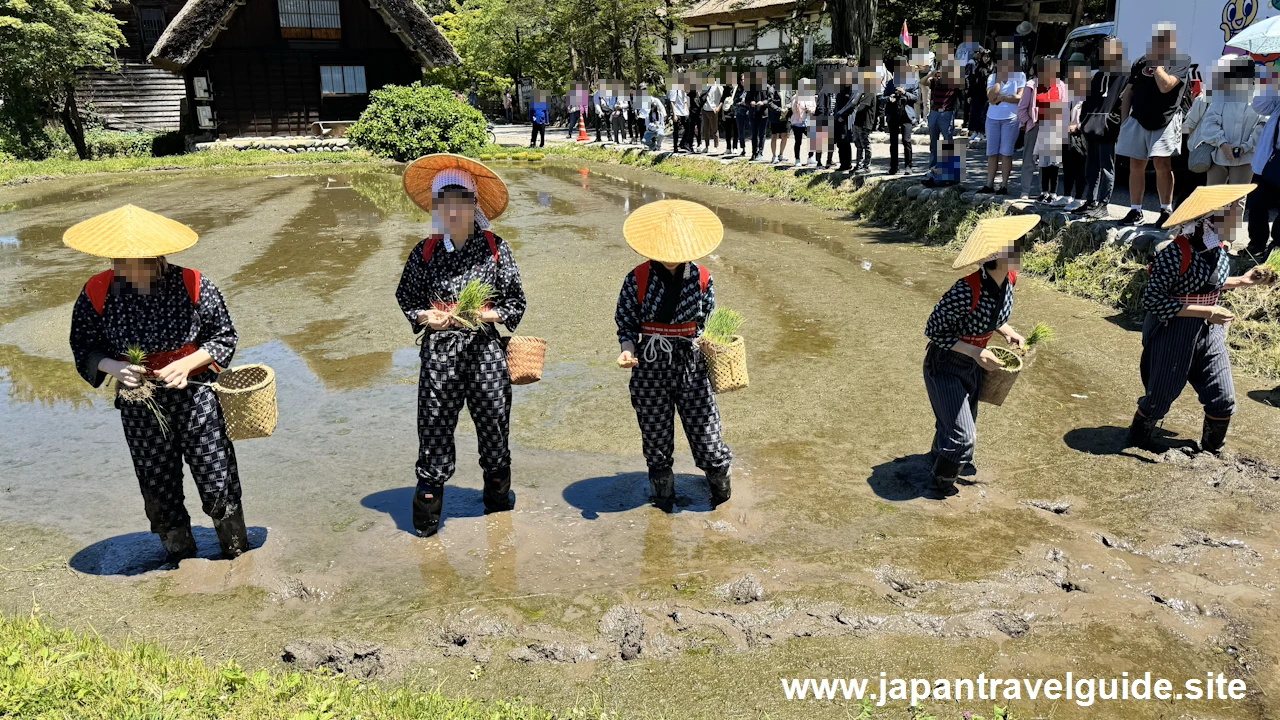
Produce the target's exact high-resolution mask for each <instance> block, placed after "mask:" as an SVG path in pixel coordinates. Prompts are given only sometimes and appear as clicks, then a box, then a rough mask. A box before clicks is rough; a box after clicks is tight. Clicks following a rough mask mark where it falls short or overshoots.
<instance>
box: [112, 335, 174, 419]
mask: <svg viewBox="0 0 1280 720" xmlns="http://www.w3.org/2000/svg"><path fill="white" fill-rule="evenodd" d="M124 356H125V359H126V360H127V361H128V363H129V364H130V365H137V366H138V367H141V368H146V362H147V354H146V353H145V352H144V351H143V350H142V348H141V347H139V346H138V345H130V346H128V347H127V348H125V351H124ZM150 375H151V371H150V370H146V372H145V373H144V374H143V377H142V382H141V383H140V384H139V385H138V387H136V388H130V387H124V386H123V385H121V386H119V387H118V389H117V391H118V393H119V396H120V399H121V400H124V401H125V402H128V403H134V404H141V405H145V406H146V408H147V409H148V410H150V411H151V414H153V415H155V416H156V422H157V423H158V424H159V426H160V434H161V435H163V436H165V437H169V421H168V420H167V419H166V418H165V416H164V410H163V409H161V407H160V404H159V403H157V402H156V399H155V390H154V386H155V384H156V383H155V381H154V380H152V379H151V378H150V377H149V376H150Z"/></svg>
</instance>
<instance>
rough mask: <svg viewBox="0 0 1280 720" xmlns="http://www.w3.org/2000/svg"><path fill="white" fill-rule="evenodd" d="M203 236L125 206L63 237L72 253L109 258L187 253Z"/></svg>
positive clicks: (140, 210)
mask: <svg viewBox="0 0 1280 720" xmlns="http://www.w3.org/2000/svg"><path fill="white" fill-rule="evenodd" d="M199 239H200V236H199V235H197V234H196V231H195V230H192V229H191V228H189V227H187V226H186V225H183V224H182V223H180V222H178V221H177V220H170V219H169V218H167V217H165V216H163V215H157V214H155V213H153V212H148V211H146V210H143V209H142V208H140V207H135V206H133V205H125V206H124V207H121V208H116V209H115V210H112V211H111V212H108V213H103V214H101V215H99V216H97V217H93V218H89V219H88V220H85V221H84V222H80V223H76V224H75V225H72V226H71V227H69V228H67V231H66V232H65V233H63V234H62V242H63V244H64V245H66V246H67V247H69V248H71V249H72V250H79V251H80V252H82V253H88V254H89V255H97V256H98V257H105V258H151V257H159V256H161V255H169V254H171V253H176V252H178V251H179V250H186V249H187V248H189V247H191V246H192V245H195V244H196V240H199Z"/></svg>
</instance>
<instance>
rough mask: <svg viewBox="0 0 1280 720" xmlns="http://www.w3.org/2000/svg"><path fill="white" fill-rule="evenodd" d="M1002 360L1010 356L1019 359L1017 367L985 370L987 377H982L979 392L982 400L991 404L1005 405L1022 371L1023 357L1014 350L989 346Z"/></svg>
mask: <svg viewBox="0 0 1280 720" xmlns="http://www.w3.org/2000/svg"><path fill="white" fill-rule="evenodd" d="M988 349H989V350H990V351H991V352H992V353H993V354H995V356H996V357H998V358H1000V360H1001V362H1006V361H1008V359H1009V358H1012V359H1014V360H1017V361H1018V364H1017V366H1016V367H1013V368H1008V367H1005V368H1001V369H1000V370H984V371H983V372H984V373H985V377H984V378H983V379H982V392H980V393H978V400H979V401H980V402H984V403H989V404H991V405H1003V404H1004V399H1005V398H1006V397H1008V396H1009V391H1010V390H1012V389H1013V384H1014V383H1015V382H1017V380H1018V375H1020V374H1021V373H1022V368H1023V364H1022V358H1021V357H1018V354H1017V353H1015V352H1013V351H1012V350H1005V349H1004V348H988Z"/></svg>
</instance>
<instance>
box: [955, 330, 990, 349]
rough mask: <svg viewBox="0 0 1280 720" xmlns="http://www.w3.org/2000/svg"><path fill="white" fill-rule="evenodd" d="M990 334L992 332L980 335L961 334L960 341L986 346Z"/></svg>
mask: <svg viewBox="0 0 1280 720" xmlns="http://www.w3.org/2000/svg"><path fill="white" fill-rule="evenodd" d="M991 335H992V333H984V334H982V335H961V336H960V342H965V343H969V344H970V345H976V346H978V347H980V348H985V347H986V346H987V343H989V342H991Z"/></svg>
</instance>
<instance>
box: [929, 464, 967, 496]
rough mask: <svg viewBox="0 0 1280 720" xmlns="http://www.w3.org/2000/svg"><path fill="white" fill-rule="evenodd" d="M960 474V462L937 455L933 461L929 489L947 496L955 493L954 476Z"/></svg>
mask: <svg viewBox="0 0 1280 720" xmlns="http://www.w3.org/2000/svg"><path fill="white" fill-rule="evenodd" d="M959 475H960V463H958V462H956V461H955V460H948V459H946V458H944V457H939V458H937V459H936V460H934V461H933V478H932V479H931V480H930V481H929V489H930V490H932V491H933V492H935V493H937V494H939V495H941V496H943V497H947V496H949V495H955V494H956V492H957V491H956V477H957V476H959Z"/></svg>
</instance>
